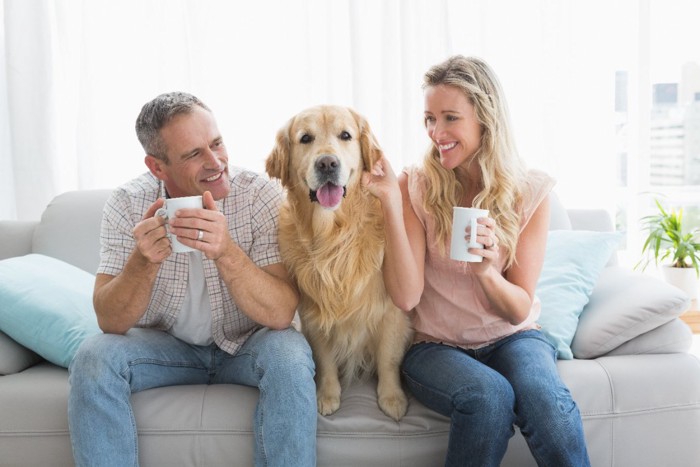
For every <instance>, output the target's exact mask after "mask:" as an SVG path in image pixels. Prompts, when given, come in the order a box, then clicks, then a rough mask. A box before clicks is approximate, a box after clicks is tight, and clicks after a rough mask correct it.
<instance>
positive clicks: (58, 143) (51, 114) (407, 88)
mask: <svg viewBox="0 0 700 467" xmlns="http://www.w3.org/2000/svg"><path fill="white" fill-rule="evenodd" d="M607 5H608V3H607V2H605V1H603V0H595V1H589V2H575V1H571V2H561V1H555V0H520V1H518V0H513V1H505V0H502V1H495V2H483V1H477V0H468V1H465V0H453V1H451V0H440V1H436V0H403V1H402V0H333V1H326V0H267V1H265V0H262V1H256V2H230V1H223V0H221V1H218V0H203V1H202V0H198V1H194V0H192V1H189V0H121V1H119V2H114V1H111V0H55V1H50V0H33V1H25V0H4V1H2V6H3V8H2V14H3V19H4V21H3V24H4V34H3V35H2V37H1V38H0V58H3V60H2V62H1V63H0V104H2V106H1V107H0V171H1V172H0V184H1V186H0V195H1V196H0V219H15V218H18V219H36V218H38V217H39V215H40V213H41V211H42V210H43V209H44V207H45V205H46V203H48V202H49V201H50V199H51V198H52V197H53V196H55V195H56V194H58V193H60V192H63V191H66V190H74V189H90V188H111V187H115V186H117V185H119V184H120V183H122V182H124V181H126V180H128V179H130V178H132V177H134V176H135V175H137V174H139V173H141V172H143V171H145V166H144V164H143V151H142V149H141V147H140V146H139V144H138V141H137V140H136V136H135V133H134V129H133V126H134V121H135V118H136V115H137V114H138V112H139V110H140V108H141V105H143V103H145V102H146V101H147V100H149V99H151V98H152V97H154V96H156V95H157V94H160V93H162V92H167V91H171V90H184V91H188V92H191V93H193V94H195V95H197V96H199V97H200V98H201V99H203V100H204V101H205V102H206V103H207V104H208V105H209V106H210V107H211V108H212V110H213V111H214V113H215V114H216V117H217V120H218V123H219V128H220V130H221V131H222V134H223V136H224V139H225V141H226V144H227V146H228V150H229V155H230V159H231V163H232V164H235V165H239V166H243V167H247V168H250V169H253V170H256V171H262V170H263V167H264V160H265V158H266V156H267V154H268V152H269V150H270V149H271V148H272V145H273V142H274V137H275V133H276V131H277V129H278V128H279V127H281V126H282V125H283V124H284V122H285V121H286V120H287V119H288V118H289V117H291V116H292V115H293V114H294V113H296V112H298V111H299V110H301V109H302V108H305V107H307V106H310V105H315V104H323V103H330V104H341V105H349V106H352V107H354V108H355V109H357V110H358V111H359V112H360V113H362V114H364V115H365V116H366V117H367V118H368V120H369V122H370V124H371V126H372V128H373V130H374V132H375V134H376V135H377V137H378V139H379V141H380V143H381V144H382V146H383V148H384V150H385V152H386V153H387V155H388V156H389V158H390V160H391V162H392V164H393V165H394V167H395V168H396V169H397V170H399V169H400V168H401V167H403V166H405V165H408V164H413V163H416V162H418V161H420V159H421V157H422V154H423V151H424V150H425V148H426V147H427V144H428V140H427V138H426V136H425V134H424V131H423V128H422V110H423V101H422V91H421V88H420V86H421V80H422V75H423V73H424V72H425V70H426V69H427V68H428V67H429V66H430V65H432V64H434V63H437V62H439V61H442V60H443V59H445V58H446V57H448V56H449V55H452V54H456V53H460V54H464V55H477V56H480V57H483V58H484V59H486V60H487V61H488V62H490V63H491V64H492V65H493V67H494V68H495V70H496V72H497V73H498V74H499V76H500V77H501V81H502V84H503V86H504V88H505V92H506V95H507V98H508V101H509V104H510V109H511V112H512V120H513V123H514V127H515V131H516V138H517V142H518V144H519V148H520V152H521V154H522V156H523V157H524V158H525V159H526V161H527V162H528V164H529V165H530V166H531V167H537V168H540V169H543V170H545V171H547V172H549V173H550V174H552V175H553V176H555V177H556V178H557V179H558V181H559V184H558V187H557V191H558V192H559V194H560V196H561V197H562V198H563V199H564V201H565V202H567V203H568V204H569V205H570V206H577V205H578V206H584V205H585V206H608V207H609V206H610V205H611V203H612V201H611V199H612V196H611V193H613V190H614V176H615V164H614V163H613V161H614V159H613V156H614V148H613V144H612V131H613V128H614V127H613V124H612V120H611V119H612V111H611V106H612V103H613V97H612V96H613V90H614V70H613V68H612V63H611V60H609V59H608V58H606V57H607V56H608V55H607V54H608V49H609V42H610V41H612V40H614V33H615V31H614V24H613V21H612V18H610V15H609V14H608V10H607ZM608 115H610V118H608Z"/></svg>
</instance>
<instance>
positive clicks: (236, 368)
mask: <svg viewBox="0 0 700 467" xmlns="http://www.w3.org/2000/svg"><path fill="white" fill-rule="evenodd" d="M69 380H70V385H71V390H70V396H69V399H68V420H69V426H70V433H71V442H72V445H73V455H74V457H75V462H76V465H78V466H88V465H89V466H101V465H104V466H115V465H118V466H136V465H138V437H137V433H136V423H135V421H134V414H133V411H132V408H131V402H130V396H131V394H132V393H135V392H138V391H143V390H145V389H150V388H156V387H161V386H173V385H179V384H242V385H246V386H253V387H257V388H258V389H259V390H260V399H259V401H258V405H257V408H256V411H255V420H254V430H255V465H256V466H263V465H272V466H313V465H315V463H316V417H317V413H316V410H317V409H316V387H315V384H314V363H313V360H312V358H311V348H310V347H309V345H308V343H307V342H306V339H304V337H303V336H302V335H301V334H300V333H299V332H297V331H295V330H294V329H291V328H290V329H286V330H283V331H274V330H270V329H267V328H263V329H261V330H259V331H257V332H256V333H254V334H253V335H252V336H251V337H250V338H249V339H248V340H247V341H246V343H245V344H244V345H243V347H242V348H241V350H240V351H239V352H238V354H237V355H235V356H232V355H229V354H228V353H226V352H224V351H223V350H221V349H219V348H218V347H217V346H216V345H211V346H195V345H190V344H187V343H185V342H183V341H181V340H179V339H177V338H175V337H173V336H171V335H170V334H168V333H166V332H162V331H157V330H152V329H132V330H130V331H129V332H128V333H127V334H126V335H115V334H101V335H97V336H93V337H91V338H89V339H87V340H86V341H85V342H84V343H83V344H82V345H81V347H80V349H79V351H78V353H77V354H76V356H75V358H74V359H73V362H72V363H71V365H70V377H69ZM231 403H235V401H231ZM222 461H225V459H222ZM233 461H234V460H233V459H231V462H233Z"/></svg>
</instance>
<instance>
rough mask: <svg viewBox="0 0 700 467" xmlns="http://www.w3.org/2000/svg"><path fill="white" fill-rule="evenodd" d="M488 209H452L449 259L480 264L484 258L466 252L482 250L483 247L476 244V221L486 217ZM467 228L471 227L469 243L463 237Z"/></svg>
mask: <svg viewBox="0 0 700 467" xmlns="http://www.w3.org/2000/svg"><path fill="white" fill-rule="evenodd" d="M488 215H489V211H488V209H477V208H460V207H457V206H455V207H454V208H452V243H451V245H450V258H452V259H456V260H458V261H467V262H470V263H480V262H481V260H483V259H484V258H483V257H482V256H479V255H473V254H471V253H469V252H468V251H467V249H469V248H484V245H482V244H481V243H477V242H476V226H477V223H476V220H477V219H478V218H480V217H488ZM467 227H471V229H470V230H471V233H470V235H469V241H467V240H466V238H465V237H464V236H465V235H466V234H465V230H466V228H467Z"/></svg>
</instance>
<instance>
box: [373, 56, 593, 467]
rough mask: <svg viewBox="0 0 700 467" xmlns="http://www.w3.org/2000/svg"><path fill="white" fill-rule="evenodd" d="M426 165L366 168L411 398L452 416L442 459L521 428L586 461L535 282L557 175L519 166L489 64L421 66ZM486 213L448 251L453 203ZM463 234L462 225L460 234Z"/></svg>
mask: <svg viewBox="0 0 700 467" xmlns="http://www.w3.org/2000/svg"><path fill="white" fill-rule="evenodd" d="M424 92H425V127H426V130H427V132H428V136H429V137H430V139H431V141H432V145H431V148H430V150H429V151H428V153H427V154H426V157H425V160H424V162H423V165H422V167H417V168H410V169H407V170H405V171H404V172H403V173H401V176H400V177H399V178H398V180H397V178H396V176H395V175H394V172H393V171H392V169H391V167H390V165H389V163H388V161H387V160H386V159H382V160H381V161H379V162H378V163H377V165H376V166H375V167H373V169H372V171H371V172H367V173H365V174H364V175H363V183H364V185H365V186H366V187H367V188H368V189H369V190H370V191H371V192H372V193H373V194H374V195H375V196H377V197H378V198H379V199H380V201H381V203H382V207H383V210H384V213H385V217H386V230H387V232H386V235H387V237H386V257H385V264H384V276H385V281H386V284H387V288H388V290H389V293H390V294H391V296H392V299H393V300H394V302H395V303H396V304H397V306H399V307H401V308H402V309H404V310H406V311H409V310H410V313H411V316H412V318H413V324H414V326H415V329H416V337H415V339H414V343H413V345H412V346H411V348H410V349H409V350H408V352H407V354H406V357H405V359H404V362H403V364H402V372H403V375H404V376H405V379H406V382H407V384H408V387H409V389H410V390H411V391H412V392H413V394H414V395H415V397H416V398H417V399H418V400H420V401H421V402H422V403H423V404H425V405H426V406H428V407H430V408H431V409H433V410H435V411H437V412H440V413H442V414H444V415H446V416H448V417H450V419H451V428H450V438H449V444H448V452H447V459H446V462H445V464H446V465H454V466H467V465H475V466H492V465H493V466H498V465H499V464H500V462H501V460H502V458H503V456H504V454H505V451H506V448H507V446H508V440H509V439H510V437H511V436H512V435H513V432H514V431H513V424H515V425H518V427H519V428H520V430H521V432H522V433H523V435H524V437H525V439H526V440H527V443H528V446H529V447H530V451H531V452H532V454H533V456H534V458H535V459H536V460H537V463H538V464H539V465H542V466H558V467H562V466H586V465H589V460H588V455H587V451H586V445H585V440H584V435H583V428H582V423H581V418H580V414H579V411H578V408H577V406H576V404H575V403H574V401H573V399H572V397H571V394H570V393H569V390H568V389H567V388H566V386H565V385H564V384H563V383H562V381H561V379H560V378H559V374H558V373H557V368H556V352H555V349H554V347H553V346H552V345H551V344H550V343H549V342H548V341H547V340H546V338H545V337H544V335H543V334H542V333H541V332H540V331H539V326H538V325H537V323H536V320H537V318H538V317H539V311H540V306H539V301H538V299H537V298H536V297H535V286H536V284H537V279H538V277H539V274H540V270H541V268H542V263H543V260H544V251H545V244H546V239H547V230H548V226H549V203H548V194H549V192H550V190H551V188H552V186H553V184H554V182H553V180H552V179H551V178H550V177H548V176H547V175H545V174H544V173H541V172H535V171H530V172H527V171H526V170H525V169H524V167H523V164H522V162H521V161H520V160H519V158H518V155H517V152H516V150H515V146H514V144H513V141H512V138H511V129H510V124H509V121H508V113H507V108H506V103H505V100H504V98H503V93H502V91H501V88H500V85H499V83H498V80H497V78H496V76H495V75H494V73H493V71H492V70H491V68H490V67H489V66H488V65H487V64H486V63H484V62H483V61H481V60H479V59H476V58H465V57H462V56H455V57H452V58H450V59H448V60H447V61H445V62H443V63H440V64H438V65H436V66H434V67H432V68H431V69H430V70H429V71H428V72H427V73H426V75H425V82H424ZM453 206H463V207H477V208H482V209H488V210H489V216H490V217H488V218H480V219H479V221H478V228H477V241H478V242H479V243H481V244H483V245H484V247H485V248H484V249H475V248H471V249H469V252H470V253H473V254H476V255H480V256H482V257H483V261H482V262H472V263H464V262H460V261H455V260H451V259H450V258H449V251H448V250H449V248H448V242H449V238H450V235H451V223H452V207H453ZM468 235H469V228H467V229H466V230H465V236H468Z"/></svg>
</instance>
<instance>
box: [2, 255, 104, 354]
mask: <svg viewBox="0 0 700 467" xmlns="http://www.w3.org/2000/svg"><path fill="white" fill-rule="evenodd" d="M94 284H95V276H93V275H92V274H89V273H87V272H85V271H83V270H82V269H79V268H77V267H75V266H72V265H70V264H68V263H65V262H63V261H60V260H58V259H55V258H51V257H49V256H44V255H37V254H31V255H26V256H18V257H15V258H9V259H6V260H2V261H0V330H2V331H3V332H4V333H5V334H7V335H8V336H10V337H11V338H12V339H14V340H15V341H17V342H19V343H20V344H22V345H23V346H25V347H27V348H28V349H31V350H33V351H34V352H36V353H38V354H39V355H41V356H42V357H44V358H45V359H46V360H48V361H50V362H51V363H54V364H56V365H59V366H62V367H66V368H67V367H68V365H69V364H70V361H71V360H72V359H73V355H75V352H76V351H77V350H78V347H79V346H80V344H81V343H82V342H83V340H84V339H85V338H86V337H88V336H90V335H93V334H97V333H100V332H102V331H100V328H99V327H98V326H97V317H96V316H95V310H94V309H93V306H92V290H93V287H94Z"/></svg>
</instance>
